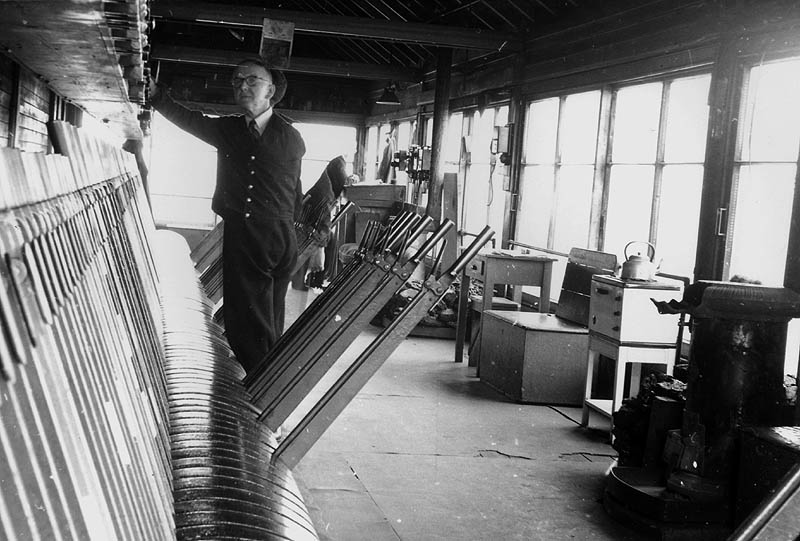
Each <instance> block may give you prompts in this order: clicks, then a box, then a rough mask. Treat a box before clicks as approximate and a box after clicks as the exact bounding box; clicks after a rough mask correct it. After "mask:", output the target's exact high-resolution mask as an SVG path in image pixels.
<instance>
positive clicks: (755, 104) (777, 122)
mask: <svg viewBox="0 0 800 541" xmlns="http://www.w3.org/2000/svg"><path fill="white" fill-rule="evenodd" d="M747 91H748V95H747V99H746V101H745V105H744V107H745V115H744V120H745V122H744V125H743V126H742V128H743V130H746V131H749V132H750V133H749V135H748V136H746V137H743V138H742V141H740V146H741V159H742V160H743V161H796V160H797V151H798V147H800V99H798V96H800V60H792V61H787V62H776V63H773V64H765V65H763V66H758V67H755V68H753V69H752V70H750V84H749V87H748V89H747Z"/></svg>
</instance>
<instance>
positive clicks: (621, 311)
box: [589, 276, 683, 346]
mask: <svg viewBox="0 0 800 541" xmlns="http://www.w3.org/2000/svg"><path fill="white" fill-rule="evenodd" d="M682 288H683V286H682V284H681V282H677V281H674V280H669V281H666V280H664V281H662V280H659V281H653V282H644V281H633V280H621V279H619V278H617V277H616V276H594V277H593V278H592V291H591V302H590V307H589V331H591V332H592V333H596V334H601V335H603V336H606V337H608V338H610V339H611V340H613V341H615V342H621V343H626V344H666V345H670V346H674V345H675V340H676V339H677V333H678V316H677V315H673V314H670V315H662V314H659V313H658V311H657V310H656V307H655V305H654V304H653V302H652V301H653V300H656V301H670V300H672V299H675V300H680V298H681V295H682ZM651 299H652V300H651Z"/></svg>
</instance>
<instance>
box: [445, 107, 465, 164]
mask: <svg viewBox="0 0 800 541" xmlns="http://www.w3.org/2000/svg"><path fill="white" fill-rule="evenodd" d="M462 119H463V116H462V114H461V113H455V114H453V115H450V120H449V121H448V122H447V133H445V139H444V149H443V153H444V159H445V161H446V162H447V163H448V164H453V165H454V167H453V168H452V169H449V170H448V171H451V172H455V171H458V159H459V156H460V154H461V122H462Z"/></svg>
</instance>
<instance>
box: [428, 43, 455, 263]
mask: <svg viewBox="0 0 800 541" xmlns="http://www.w3.org/2000/svg"><path fill="white" fill-rule="evenodd" d="M452 64H453V50H452V49H450V48H445V47H441V48H439V52H438V58H437V63H436V89H435V91H434V97H433V138H432V141H431V180H430V185H429V186H428V206H427V208H426V213H427V214H428V216H430V217H431V218H433V219H434V220H435V221H437V222H440V221H441V219H442V187H443V186H444V153H443V152H442V146H443V143H444V135H445V133H444V132H445V127H446V126H447V117H448V116H449V115H450V67H451V66H452ZM455 229H456V228H453V232H452V233H451V234H449V235H448V236H447V237H446V239H447V247H446V251H445V254H444V256H443V257H442V265H443V268H448V266H449V264H450V263H452V262H453V261H455V259H456V257H455V254H456V238H457V235H456V232H455Z"/></svg>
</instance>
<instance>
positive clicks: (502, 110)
mask: <svg viewBox="0 0 800 541" xmlns="http://www.w3.org/2000/svg"><path fill="white" fill-rule="evenodd" d="M496 111H497V113H496V115H495V117H494V125H495V126H505V125H507V124H508V105H502V106H500V107H498V108H497V109H496Z"/></svg>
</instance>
